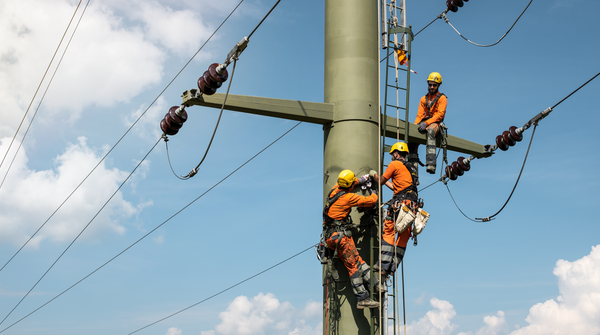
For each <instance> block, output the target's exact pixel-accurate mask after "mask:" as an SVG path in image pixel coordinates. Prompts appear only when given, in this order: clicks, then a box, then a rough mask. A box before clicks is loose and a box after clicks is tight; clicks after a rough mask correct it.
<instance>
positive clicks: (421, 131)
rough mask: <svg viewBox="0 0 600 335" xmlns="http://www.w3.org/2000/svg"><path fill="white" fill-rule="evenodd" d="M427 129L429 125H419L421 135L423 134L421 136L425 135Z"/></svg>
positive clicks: (423, 123) (422, 123)
mask: <svg viewBox="0 0 600 335" xmlns="http://www.w3.org/2000/svg"><path fill="white" fill-rule="evenodd" d="M426 129H427V123H425V122H421V123H419V133H421V134H422V133H424V132H425V130H426Z"/></svg>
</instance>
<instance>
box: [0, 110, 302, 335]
mask: <svg viewBox="0 0 600 335" xmlns="http://www.w3.org/2000/svg"><path fill="white" fill-rule="evenodd" d="M301 123H302V121H300V122H298V123H296V124H295V125H294V126H293V127H292V128H290V129H289V130H288V131H286V132H285V133H283V135H281V136H279V137H278V138H277V139H276V140H275V141H273V142H271V143H270V144H269V145H267V146H266V147H265V148H263V149H262V150H261V151H259V152H258V153H257V154H255V155H254V156H252V157H251V158H250V159H248V160H247V161H246V162H244V163H243V164H242V165H240V166H239V167H238V168H236V169H235V170H233V172H231V173H230V174H228V175H227V176H225V178H223V179H221V180H220V181H219V182H217V183H216V184H214V185H213V186H212V187H211V188H209V189H208V190H206V191H205V192H204V193H202V194H201V195H200V196H198V197H197V198H196V199H194V200H192V201H191V202H190V203H188V204H187V205H185V206H184V207H183V208H182V209H180V210H179V211H177V212H176V213H175V214H173V215H171V216H170V217H169V218H168V219H166V220H165V221H163V222H162V223H161V224H159V225H158V226H156V227H155V228H154V229H152V230H151V231H149V232H148V233H147V234H146V235H144V236H142V237H141V238H140V239H138V240H137V241H135V242H134V243H133V244H131V245H130V246H128V247H127V248H125V249H124V250H123V251H121V252H120V253H118V254H117V255H116V256H114V257H113V258H111V259H109V260H108V261H107V262H105V263H104V264H102V265H101V266H99V267H98V268H96V269H95V270H94V271H92V272H90V273H89V274H88V275H87V276H85V277H83V278H82V279H80V280H79V281H78V282H76V283H75V284H73V285H71V286H70V287H69V288H67V289H66V290H64V291H62V292H61V293H59V294H58V295H56V296H55V297H54V298H52V299H50V300H48V301H47V302H46V303H44V304H43V305H41V306H40V307H38V308H36V309H35V310H33V311H32V312H30V313H29V314H27V315H25V316H24V317H22V318H21V319H19V320H17V321H16V322H14V323H13V324H11V325H10V326H8V327H6V328H4V329H3V330H1V331H0V333H3V332H5V331H6V330H8V329H9V328H11V327H12V326H14V325H16V324H17V323H19V322H21V321H23V320H24V319H26V318H27V317H29V316H30V315H32V314H33V313H35V312H37V311H38V310H40V309H42V308H43V307H44V306H46V305H48V304H49V303H51V302H52V301H54V300H55V299H56V298H58V297H60V296H61V295H63V294H64V293H66V292H67V291H69V290H70V289H72V288H73V287H75V286H77V285H78V284H79V283H81V282H82V281H84V280H85V279H87V278H88V277H90V276H91V275H93V274H94V273H96V272H97V271H98V270H100V269H101V268H103V267H104V266H106V265H107V264H108V263H110V262H112V261H113V260H115V259H116V258H117V257H119V256H121V255H122V254H123V253H125V252H126V251H127V250H129V249H130V248H132V247H133V246H134V245H136V244H137V243H139V242H140V241H142V240H143V239H145V238H146V237H148V236H149V235H150V234H152V233H153V232H154V231H156V230H157V229H158V228H160V227H162V225H164V224H165V223H167V222H168V221H170V220H171V219H172V218H174V217H175V216H177V215H178V214H179V213H181V212H183V211H184V210H185V209H186V208H188V207H189V206H191V205H192V204H193V203H195V202H196V201H198V199H200V198H202V197H203V196H204V195H205V194H207V193H208V192H210V191H211V190H212V189H213V188H215V187H217V186H218V185H219V184H221V183H222V182H224V181H225V180H226V179H227V178H229V177H231V176H232V175H233V174H234V173H236V172H237V171H238V170H240V169H241V168H242V167H244V166H245V165H246V164H248V163H250V161H252V160H253V159H254V158H256V157H258V155H260V154H261V153H263V152H264V151H265V150H267V149H268V148H269V147H271V146H272V145H273V144H275V143H276V142H277V141H279V140H280V139H282V138H283V137H284V136H285V135H287V134H288V133H289V132H291V131H292V130H294V128H296V127H298V126H299V125H300V124H301ZM157 144H158V142H157ZM155 146H156V144H155ZM311 248H312V247H311Z"/></svg>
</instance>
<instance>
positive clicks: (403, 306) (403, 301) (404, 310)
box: [400, 257, 406, 335]
mask: <svg viewBox="0 0 600 335" xmlns="http://www.w3.org/2000/svg"><path fill="white" fill-rule="evenodd" d="M400 266H401V267H402V314H403V315H404V321H403V323H404V334H405V335H406V304H405V301H406V299H405V296H404V257H402V263H401V264H400Z"/></svg>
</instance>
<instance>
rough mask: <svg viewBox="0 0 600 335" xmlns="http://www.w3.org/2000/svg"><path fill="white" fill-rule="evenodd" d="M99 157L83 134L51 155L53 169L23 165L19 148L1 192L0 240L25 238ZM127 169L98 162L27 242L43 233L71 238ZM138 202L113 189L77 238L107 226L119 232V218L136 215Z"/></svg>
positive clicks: (34, 242) (0, 171)
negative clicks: (114, 167)
mask: <svg viewBox="0 0 600 335" xmlns="http://www.w3.org/2000/svg"><path fill="white" fill-rule="evenodd" d="M9 143H10V139H9V138H4V139H2V141H1V143H0V153H2V154H4V152H5V151H6V150H7V148H8V144H9ZM16 146H18V143H16ZM16 146H15V145H13V149H11V153H10V154H9V156H8V157H12V155H13V154H14V150H15V147H16ZM100 158H101V154H96V153H95V152H94V151H93V150H92V149H91V148H89V147H88V146H87V144H86V139H85V138H84V137H80V138H79V139H78V142H77V143H75V144H70V145H69V146H68V147H67V148H66V150H65V151H64V153H63V154H61V155H59V156H58V157H56V158H55V160H54V161H55V165H56V168H55V169H53V170H43V171H34V170H31V169H29V168H28V167H27V156H26V153H25V150H24V149H21V152H20V153H19V155H18V156H17V159H16V160H15V164H13V166H12V168H11V170H10V173H9V174H8V177H7V179H6V182H5V183H4V185H3V186H2V189H1V192H0V230H1V231H2V234H0V242H7V243H12V244H15V245H21V244H22V243H24V242H25V241H26V240H27V239H28V238H29V236H31V234H33V232H35V231H36V230H37V228H39V226H40V225H41V224H42V223H44V221H46V219H47V218H48V217H49V216H50V215H51V214H52V213H53V212H54V211H55V210H56V208H58V206H59V205H60V204H61V203H62V202H63V201H64V199H66V198H67V196H68V195H69V194H70V193H71V192H72V191H73V189H75V187H76V186H77V185H78V184H79V183H80V182H81V181H82V180H83V179H84V177H85V176H86V175H87V174H88V173H89V172H90V171H91V170H92V169H93V168H94V166H96V164H98V162H99V161H100ZM7 168H8V164H4V165H3V166H2V168H1V169H0V175H2V176H4V174H5V173H6V171H7ZM127 175H128V172H124V171H120V170H118V169H109V168H107V167H106V165H105V164H104V162H103V163H102V164H100V165H99V166H98V168H97V169H96V171H94V173H93V174H92V175H91V176H90V177H89V178H88V179H87V180H86V181H85V182H84V183H83V184H82V186H81V187H80V188H79V189H78V190H77V192H76V193H74V194H73V196H71V198H70V199H69V201H67V202H66V203H65V205H63V207H62V208H61V209H60V210H59V211H58V212H57V214H56V215H55V216H54V217H53V218H52V219H51V220H50V221H48V223H47V224H46V226H45V227H44V228H43V229H42V230H41V231H40V232H39V233H38V234H37V235H36V237H35V238H34V239H33V240H32V241H31V242H30V243H29V244H30V246H32V247H39V243H40V242H41V241H42V240H46V239H49V240H51V241H65V240H70V239H72V238H74V237H75V236H76V235H77V234H78V233H79V231H80V230H81V229H82V228H83V227H84V226H85V225H86V224H87V223H88V222H89V221H90V220H91V219H92V217H93V216H94V215H95V214H96V213H97V211H98V210H99V209H100V208H101V206H102V205H103V204H104V203H105V201H106V200H107V199H108V198H109V197H110V196H111V195H112V194H113V193H114V191H115V190H116V188H117V187H118V185H119V184H120V183H121V182H122V181H123V180H124V179H125V178H126V177H127ZM143 207H144V205H142V206H140V207H139V208H138V207H135V206H133V205H132V204H131V203H129V202H127V201H126V200H124V199H123V196H122V194H121V192H118V193H117V194H116V195H115V196H114V197H113V199H112V200H111V201H110V203H109V204H108V205H107V206H106V207H105V208H104V210H103V211H102V212H101V213H100V214H99V215H98V217H97V218H96V219H95V221H94V222H93V223H92V224H91V225H90V226H89V228H88V229H87V231H86V233H84V234H83V235H82V237H81V238H82V239H86V238H87V239H91V238H97V237H98V235H99V234H103V233H106V232H110V233H116V234H123V233H124V232H125V231H126V227H125V226H124V225H123V224H121V219H126V218H129V217H132V216H134V215H136V214H137V213H138V212H139V211H140V210H141V208H143Z"/></svg>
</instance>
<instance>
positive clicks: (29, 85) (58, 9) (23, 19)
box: [0, 0, 165, 135]
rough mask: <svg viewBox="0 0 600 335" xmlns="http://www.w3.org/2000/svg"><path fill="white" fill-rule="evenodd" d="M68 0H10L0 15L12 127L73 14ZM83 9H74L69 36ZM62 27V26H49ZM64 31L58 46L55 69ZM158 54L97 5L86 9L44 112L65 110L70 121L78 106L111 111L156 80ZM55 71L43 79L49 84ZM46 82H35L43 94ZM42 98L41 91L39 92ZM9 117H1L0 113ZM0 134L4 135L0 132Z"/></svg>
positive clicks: (5, 98) (1, 65) (1, 63)
mask: <svg viewBox="0 0 600 335" xmlns="http://www.w3.org/2000/svg"><path fill="white" fill-rule="evenodd" d="M75 7H76V6H75V4H71V3H69V1H64V0H63V1H58V0H55V1H39V0H9V1H7V2H6V3H5V4H4V6H3V8H2V9H3V10H0V22H1V23H0V39H1V40H2V42H3V43H2V44H1V45H0V74H1V75H0V77H1V78H3V79H2V80H0V88H1V90H0V91H3V92H4V93H3V94H2V96H0V99H2V103H3V104H5V103H8V104H9V106H10V107H11V109H9V110H11V111H12V113H13V114H15V116H13V117H10V118H9V120H10V122H11V124H10V125H11V126H12V128H13V131H14V129H16V124H17V123H16V121H17V120H20V118H21V116H22V115H23V114H22V113H19V112H18V111H24V110H25V109H26V107H27V105H28V104H29V101H30V99H31V97H32V96H33V93H34V92H35V89H36V87H37V86H38V84H39V81H40V79H41V78H42V75H43V73H44V72H45V70H46V67H47V66H48V63H49V62H50V59H51V56H52V54H53V53H54V51H55V50H56V47H57V45H58V43H59V41H60V39H61V37H62V35H63V33H64V30H65V28H66V25H67V23H68V22H69V20H70V19H71V16H72V15H73V12H74V10H75ZM82 10H83V6H82V7H80V9H79V13H78V14H77V15H76V17H75V20H74V23H73V24H72V25H71V28H70V29H71V31H72V29H74V27H75V25H76V22H77V19H78V17H79V16H80V13H81V12H82ZM56 22H62V23H63V24H56ZM71 31H70V32H69V33H68V34H67V36H66V37H65V40H64V41H63V47H62V48H61V50H59V52H58V54H57V56H56V58H55V60H54V62H55V64H56V63H57V62H58V60H59V59H60V56H61V55H62V50H64V46H66V44H67V42H68V40H69V38H70V36H71ZM164 61H165V52H164V51H161V50H160V49H159V48H158V47H157V46H156V45H154V44H153V43H152V42H151V41H148V40H147V38H146V36H144V32H143V31H142V30H141V29H140V28H139V27H137V26H135V25H133V26H126V25H125V24H124V20H123V19H122V18H120V17H118V16H116V15H115V13H114V12H113V11H112V10H111V9H110V8H108V7H106V6H105V5H103V4H102V3H92V5H91V6H90V7H88V8H87V10H86V12H85V15H84V17H83V20H82V21H81V24H80V25H79V27H78V29H77V32H76V34H75V37H74V38H73V40H72V42H71V44H70V45H69V49H68V51H67V54H66V56H65V58H64V59H63V61H62V64H61V66H60V69H59V71H58V73H57V75H56V77H55V78H54V81H53V83H52V87H51V88H50V90H49V91H48V95H47V96H46V98H45V105H46V106H47V107H49V108H50V109H51V110H54V111H58V110H63V109H67V110H69V111H70V113H61V117H63V119H76V118H77V117H79V115H80V113H81V111H82V110H84V109H85V107H87V106H89V105H92V104H95V105H101V106H111V105H113V104H114V103H116V102H124V101H129V100H130V99H131V98H132V97H134V96H136V95H138V94H140V93H141V92H142V91H143V90H144V89H146V88H147V87H148V86H149V85H153V84H156V83H158V82H159V80H160V79H161V76H162V68H163V65H162V63H163V62H164ZM53 70H54V67H52V68H51V70H50V72H49V73H48V75H47V78H46V82H47V81H48V80H49V78H50V76H51V74H52V72H53ZM45 87H46V84H44V85H42V90H43V89H44V88H45ZM39 96H41V93H40V94H39ZM7 116H8V115H7ZM2 135H6V133H3V134H2Z"/></svg>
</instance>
